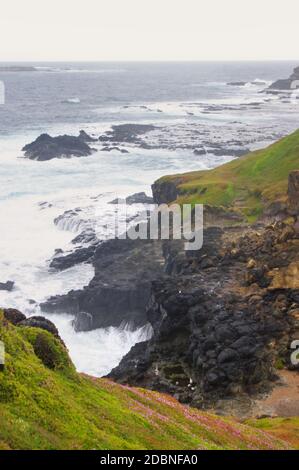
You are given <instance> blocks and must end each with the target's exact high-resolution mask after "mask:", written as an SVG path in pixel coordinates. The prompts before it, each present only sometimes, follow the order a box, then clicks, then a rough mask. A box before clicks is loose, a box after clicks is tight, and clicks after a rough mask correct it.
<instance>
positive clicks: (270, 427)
mask: <svg viewBox="0 0 299 470" xmlns="http://www.w3.org/2000/svg"><path fill="white" fill-rule="evenodd" d="M246 423H247V424H249V425H250V426H254V427H256V428H257V429H261V430H263V431H267V432H268V433H270V434H272V435H273V436H275V437H276V438H279V439H285V440H287V441H288V442H290V444H291V445H292V446H293V448H294V449H299V417H292V418H263V419H251V420H248V421H247V422H246Z"/></svg>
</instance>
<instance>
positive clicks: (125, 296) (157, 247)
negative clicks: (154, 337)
mask: <svg viewBox="0 0 299 470" xmlns="http://www.w3.org/2000/svg"><path fill="white" fill-rule="evenodd" d="M161 259H162V244H161V242H160V241H152V240H130V239H125V240H121V239H113V240H108V241H106V242H103V243H101V244H99V245H98V246H96V248H95V251H94V254H93V257H92V259H91V261H92V264H93V266H94V268H95V276H94V278H93V279H92V281H91V282H90V283H89V285H88V286H86V287H84V288H83V289H81V290H78V291H71V292H69V293H68V294H66V295H61V296H55V297H52V298H50V299H48V300H47V301H46V302H44V303H43V304H41V308H42V310H43V311H45V312H49V313H53V312H56V313H60V312H66V313H70V314H74V315H77V314H78V313H79V312H86V313H89V314H91V315H92V317H93V324H92V327H93V328H101V327H103V328H105V327H109V326H116V327H118V326H120V325H121V324H126V323H128V324H131V325H132V326H133V327H136V328H137V327H139V326H143V325H145V324H146V322H147V320H146V313H145V312H146V306H147V303H148V301H149V297H150V291H151V282H152V280H153V279H155V278H156V277H159V276H161V275H164V273H163V263H162V262H161Z"/></svg>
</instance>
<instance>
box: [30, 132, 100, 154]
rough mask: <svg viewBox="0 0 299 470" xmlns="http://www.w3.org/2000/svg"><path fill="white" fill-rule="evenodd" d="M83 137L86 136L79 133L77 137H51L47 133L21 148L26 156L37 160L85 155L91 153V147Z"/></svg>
mask: <svg viewBox="0 0 299 470" xmlns="http://www.w3.org/2000/svg"><path fill="white" fill-rule="evenodd" d="M86 135H87V134H86ZM83 137H84V138H83ZM85 139H86V136H85V135H84V136H82V135H81V134H80V135H79V137H75V136H70V135H60V136H57V137H51V136H50V135H48V134H42V135H40V136H39V137H38V138H37V139H36V140H35V141H34V142H32V143H31V144H27V145H25V147H23V149H22V150H23V152H25V156H26V157H28V158H30V159H31V160H38V161H46V160H51V159H52V158H63V157H86V156H88V155H91V153H92V149H91V147H89V145H88V144H87V143H86V141H85Z"/></svg>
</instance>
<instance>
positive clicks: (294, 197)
mask: <svg viewBox="0 0 299 470" xmlns="http://www.w3.org/2000/svg"><path fill="white" fill-rule="evenodd" d="M288 202H289V209H290V211H291V212H292V213H293V214H295V215H298V214H299V170H296V171H292V172H291V173H290V175H289V185H288Z"/></svg>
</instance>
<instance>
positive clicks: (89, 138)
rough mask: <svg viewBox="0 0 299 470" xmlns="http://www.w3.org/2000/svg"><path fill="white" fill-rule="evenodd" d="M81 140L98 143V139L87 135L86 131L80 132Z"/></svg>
mask: <svg viewBox="0 0 299 470" xmlns="http://www.w3.org/2000/svg"><path fill="white" fill-rule="evenodd" d="M79 139H80V140H82V142H87V143H88V142H96V141H97V140H98V139H97V138H95V137H91V136H90V135H89V134H87V133H86V132H85V131H83V130H81V131H80V132H79Z"/></svg>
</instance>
